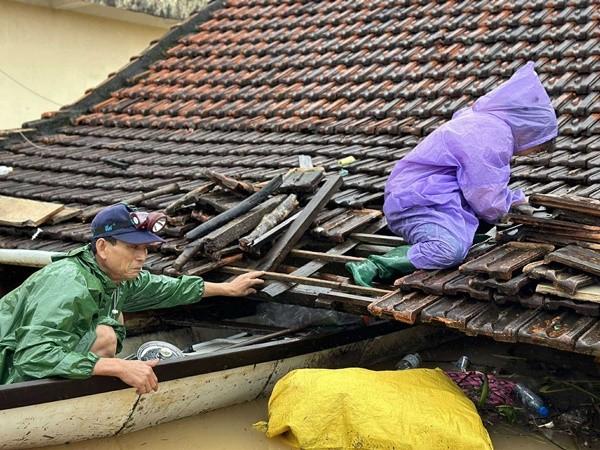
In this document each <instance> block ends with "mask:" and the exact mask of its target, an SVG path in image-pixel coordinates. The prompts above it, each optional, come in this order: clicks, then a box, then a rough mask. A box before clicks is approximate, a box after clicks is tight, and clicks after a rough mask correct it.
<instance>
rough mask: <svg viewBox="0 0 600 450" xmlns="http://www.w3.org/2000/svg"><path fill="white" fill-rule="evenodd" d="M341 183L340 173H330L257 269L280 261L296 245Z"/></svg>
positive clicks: (271, 265)
mask: <svg viewBox="0 0 600 450" xmlns="http://www.w3.org/2000/svg"><path fill="white" fill-rule="evenodd" d="M342 184H343V179H342V177H341V176H340V175H332V176H330V177H329V178H328V179H326V181H325V184H323V186H322V187H321V189H319V190H318V191H317V193H316V194H315V195H314V197H313V198H312V200H311V201H310V202H309V203H308V205H306V206H305V208H304V209H303V210H302V212H301V213H300V215H299V216H298V218H297V219H296V220H294V222H293V223H292V224H291V225H290V228H288V230H287V231H286V233H285V234H284V235H283V236H282V237H281V238H279V240H278V241H277V243H276V244H275V245H274V246H273V247H272V248H271V250H270V251H269V253H268V254H267V256H266V257H265V259H264V260H263V261H262V262H261V263H260V264H259V266H258V268H259V270H270V269H271V268H273V267H277V265H278V264H279V263H281V262H282V261H283V260H284V259H285V257H286V256H287V254H288V253H289V251H290V250H291V249H292V248H293V247H294V245H296V243H297V242H298V241H299V240H300V238H301V237H302V235H303V234H304V232H305V231H306V230H308V227H309V226H310V224H311V223H312V222H313V220H314V219H315V217H316V216H317V214H318V213H319V211H321V209H323V207H324V206H325V205H327V202H329V200H331V197H333V194H335V193H336V192H337V191H338V190H339V188H340V187H341V186H342Z"/></svg>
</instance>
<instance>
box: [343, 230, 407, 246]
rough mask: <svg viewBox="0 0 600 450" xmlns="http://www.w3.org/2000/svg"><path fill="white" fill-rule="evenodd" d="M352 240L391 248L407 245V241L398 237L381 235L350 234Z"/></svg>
mask: <svg viewBox="0 0 600 450" xmlns="http://www.w3.org/2000/svg"><path fill="white" fill-rule="evenodd" d="M350 238H352V239H354V240H355V241H359V242H365V243H367V244H377V245H388V246H390V247H400V246H401V245H406V241H405V240H404V239H402V238H401V237H398V236H382V235H379V234H368V233H350Z"/></svg>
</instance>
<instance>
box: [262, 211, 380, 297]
mask: <svg viewBox="0 0 600 450" xmlns="http://www.w3.org/2000/svg"><path fill="white" fill-rule="evenodd" d="M383 227H385V219H380V220H379V221H377V222H376V223H374V224H373V225H370V226H369V227H368V228H367V231H368V232H376V231H379V230H380V229H381V228H383ZM357 245H358V241H356V240H354V239H348V240H347V241H346V242H343V243H341V244H340V245H337V246H335V247H333V248H332V249H330V250H328V251H327V252H326V253H327V254H328V255H342V254H344V253H346V252H348V251H350V250H352V249H353V248H354V247H356V246H357ZM326 264H327V261H323V260H316V261H311V262H309V263H308V264H305V265H304V266H302V267H300V268H299V269H298V270H295V271H294V272H293V273H292V275H296V276H309V275H312V274H313V273H315V272H316V271H317V270H319V269H321V268H322V267H324V266H325V265H326ZM292 287H293V285H292V284H289V283H272V284H271V285H269V286H267V287H266V288H265V289H263V290H262V292H263V293H265V294H267V295H270V296H271V297H275V296H276V295H279V294H281V293H283V292H285V291H287V290H289V289H291V288H292Z"/></svg>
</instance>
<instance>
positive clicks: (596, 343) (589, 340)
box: [575, 321, 600, 357]
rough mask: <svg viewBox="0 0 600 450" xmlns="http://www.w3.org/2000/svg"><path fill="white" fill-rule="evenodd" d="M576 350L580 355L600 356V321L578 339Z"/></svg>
mask: <svg viewBox="0 0 600 450" xmlns="http://www.w3.org/2000/svg"><path fill="white" fill-rule="evenodd" d="M575 350H576V351H577V352H579V353H585V354H588V355H594V356H597V357H598V356H600V321H597V322H596V323H595V324H594V325H593V326H592V327H591V328H590V329H589V330H587V331H586V332H585V333H584V334H583V335H582V336H581V337H580V338H579V339H577V343H576V344H575Z"/></svg>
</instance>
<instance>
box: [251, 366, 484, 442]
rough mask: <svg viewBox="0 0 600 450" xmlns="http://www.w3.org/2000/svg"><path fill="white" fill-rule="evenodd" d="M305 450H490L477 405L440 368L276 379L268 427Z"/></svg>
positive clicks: (319, 372) (317, 372)
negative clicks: (355, 449)
mask: <svg viewBox="0 0 600 450" xmlns="http://www.w3.org/2000/svg"><path fill="white" fill-rule="evenodd" d="M254 427H255V428H258V429H260V430H262V431H264V432H265V433H266V435H267V436H269V437H273V436H278V435H282V437H283V438H284V439H285V440H286V441H287V442H288V443H289V444H290V445H293V446H294V447H297V448H302V449H332V448H335V449H353V448H363V449H395V450H399V449H418V450H423V449H427V450H435V449H444V450H454V449H456V450H466V449H469V450H475V449H492V448H493V447H492V443H491V441H490V437H489V435H488V433H487V430H486V429H485V428H484V427H483V424H482V422H481V418H480V417H479V414H478V413H477V410H476V409H475V405H474V404H473V402H472V401H471V400H469V399H468V398H467V397H466V396H465V395H464V394H463V392H462V391H461V390H460V389H459V388H458V387H457V386H456V385H455V384H454V383H453V382H452V381H451V380H450V379H449V378H448V377H447V376H446V375H444V372H443V371H442V370H440V369H435V370H434V369H410V370H396V371H372V370H367V369H359V368H350V369H338V370H331V369H298V370H294V371H292V372H290V373H288V374H287V375H286V376H284V377H283V378H282V379H281V380H279V381H278V382H277V384H276V385H275V388H274V389H273V393H272V394H271V398H270V399H269V422H268V423H266V422H258V423H256V424H254Z"/></svg>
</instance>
